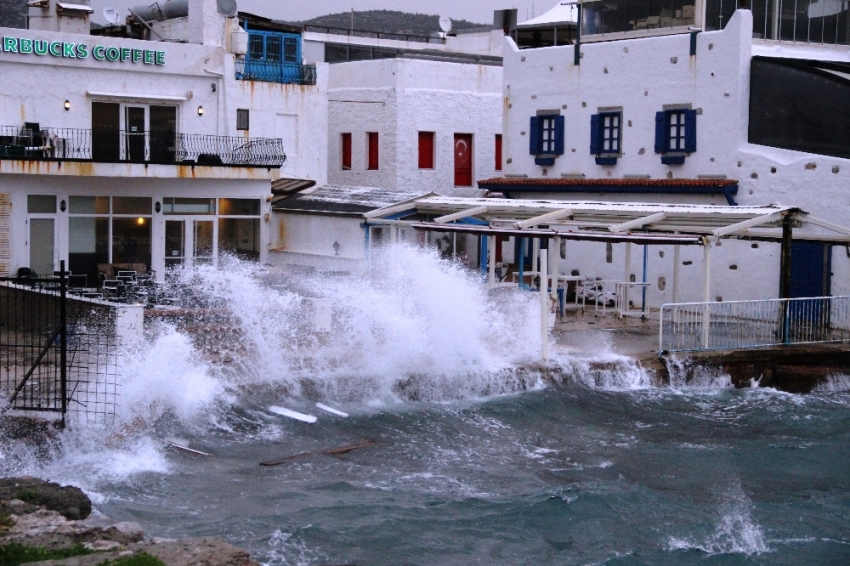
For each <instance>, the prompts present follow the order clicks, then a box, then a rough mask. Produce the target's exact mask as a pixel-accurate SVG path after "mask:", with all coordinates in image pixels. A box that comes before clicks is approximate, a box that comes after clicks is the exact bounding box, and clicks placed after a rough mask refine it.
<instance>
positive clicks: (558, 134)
mask: <svg viewBox="0 0 850 566" xmlns="http://www.w3.org/2000/svg"><path fill="white" fill-rule="evenodd" d="M563 154H564V117H563V116H555V155H563Z"/></svg>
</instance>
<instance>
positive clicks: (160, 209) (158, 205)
mask: <svg viewBox="0 0 850 566" xmlns="http://www.w3.org/2000/svg"><path fill="white" fill-rule="evenodd" d="M154 210H156V211H157V212H161V211H162V203H161V202H159V201H157V203H156V204H155V205H154Z"/></svg>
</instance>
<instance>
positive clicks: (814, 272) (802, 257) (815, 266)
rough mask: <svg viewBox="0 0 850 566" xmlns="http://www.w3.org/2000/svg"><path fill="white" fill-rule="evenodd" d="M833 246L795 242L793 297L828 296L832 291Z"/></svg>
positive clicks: (793, 252) (792, 260) (793, 250)
mask: <svg viewBox="0 0 850 566" xmlns="http://www.w3.org/2000/svg"><path fill="white" fill-rule="evenodd" d="M831 251H832V246H824V245H823V244H809V243H806V242H794V247H793V248H792V251H791V289H790V291H791V297H792V298H797V297H826V296H828V295H829V293H830V287H831V285H830V283H831V282H830V275H831V273H830V271H831V268H832V265H831V264H832V253H831Z"/></svg>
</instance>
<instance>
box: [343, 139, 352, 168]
mask: <svg viewBox="0 0 850 566" xmlns="http://www.w3.org/2000/svg"><path fill="white" fill-rule="evenodd" d="M341 143H342V170H343V171H350V170H351V134H342V138H341Z"/></svg>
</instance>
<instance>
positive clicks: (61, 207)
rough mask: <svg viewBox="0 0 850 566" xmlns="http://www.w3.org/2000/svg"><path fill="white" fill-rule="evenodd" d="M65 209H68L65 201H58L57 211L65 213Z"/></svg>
mask: <svg viewBox="0 0 850 566" xmlns="http://www.w3.org/2000/svg"><path fill="white" fill-rule="evenodd" d="M67 208H68V205H67V204H66V203H65V199H62V200H60V201H59V210H61V211H62V212H65V210H66V209H67Z"/></svg>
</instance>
